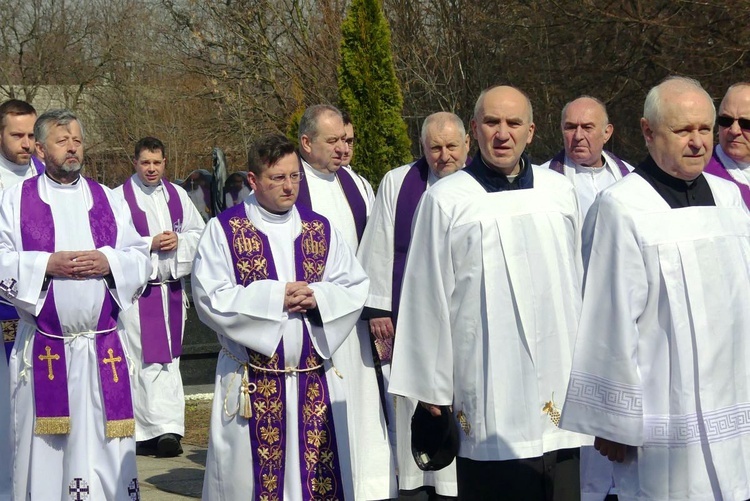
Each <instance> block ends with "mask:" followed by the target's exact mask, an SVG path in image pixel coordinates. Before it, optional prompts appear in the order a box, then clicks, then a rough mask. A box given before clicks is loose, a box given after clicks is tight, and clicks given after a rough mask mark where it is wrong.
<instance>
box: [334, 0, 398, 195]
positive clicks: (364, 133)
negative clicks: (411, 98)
mask: <svg viewBox="0 0 750 501" xmlns="http://www.w3.org/2000/svg"><path fill="white" fill-rule="evenodd" d="M341 33H342V39H341V64H340V66H339V82H338V83H339V101H340V105H341V108H342V109H345V110H346V111H348V112H349V115H350V116H351V119H352V123H353V125H354V134H355V136H356V138H357V145H356V148H355V152H354V166H355V168H356V170H357V172H358V173H359V174H361V175H363V176H364V177H366V178H367V179H368V180H369V181H370V182H371V183H372V184H373V188H376V189H377V184H379V183H380V179H381V178H382V177H383V175H384V174H385V173H386V172H387V171H389V170H390V169H392V168H393V167H397V166H399V165H402V164H405V163H408V162H410V161H411V160H412V156H411V151H410V141H409V134H408V132H407V127H406V123H405V122H404V120H403V118H402V116H401V113H402V108H403V104H404V100H403V97H402V94H401V86H400V85H399V82H398V80H397V79H396V71H395V69H394V66H393V56H392V54H391V31H390V27H389V26H388V21H387V20H386V18H385V15H384V13H383V7H382V0H352V2H351V5H350V6H349V9H348V11H347V14H346V19H344V22H343V23H342V25H341Z"/></svg>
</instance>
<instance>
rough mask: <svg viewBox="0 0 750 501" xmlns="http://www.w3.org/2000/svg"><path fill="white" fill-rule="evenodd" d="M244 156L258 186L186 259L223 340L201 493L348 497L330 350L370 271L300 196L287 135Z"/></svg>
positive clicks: (340, 339)
mask: <svg viewBox="0 0 750 501" xmlns="http://www.w3.org/2000/svg"><path fill="white" fill-rule="evenodd" d="M248 156H249V162H248V163H249V173H248V181H249V182H250V185H251V186H252V188H253V193H252V194H251V195H250V196H248V197H247V198H246V199H245V201H244V202H243V204H241V205H237V206H235V207H232V208H230V209H227V210H226V211H224V212H222V213H221V214H220V215H219V216H218V217H217V218H216V219H212V220H211V221H210V222H209V223H208V225H207V227H206V232H205V234H204V236H203V238H202V239H201V241H200V244H199V245H198V251H197V254H196V257H195V264H194V268H193V297H194V299H195V306H196V309H197V311H198V316H199V317H200V319H201V320H202V321H203V322H204V323H205V324H206V325H207V326H208V327H210V328H211V329H213V330H215V331H216V332H217V333H218V336H219V342H220V343H221V345H222V349H221V352H220V353H219V360H218V363H217V367H216V387H215V392H214V400H213V408H212V411H211V432H210V433H211V437H210V440H209V448H208V458H207V461H206V474H205V479H204V482H203V499H299V500H312V499H330V500H353V499H355V495H354V485H353V483H352V469H351V447H352V446H353V444H351V443H350V441H349V433H348V427H349V426H350V425H351V424H350V422H349V418H348V415H347V413H348V412H350V411H351V405H350V403H349V401H348V397H349V395H348V394H347V388H346V386H345V384H344V379H342V377H343V378H346V377H347V376H346V374H342V372H341V371H340V370H338V367H337V364H336V362H335V360H332V356H333V355H334V354H335V353H336V352H337V351H338V350H340V349H341V346H342V344H343V343H344V342H345V341H346V339H347V337H348V336H349V334H350V333H351V331H352V327H353V326H354V324H355V323H356V321H357V319H358V318H359V315H360V313H361V311H362V306H363V305H364V302H365V299H366V297H367V289H368V286H369V280H368V279H367V276H366V275H365V273H364V270H363V269H362V267H361V266H360V265H359V263H358V262H357V260H356V257H355V256H354V253H353V252H352V250H351V249H350V248H349V246H348V245H347V244H346V243H345V242H344V240H343V238H342V235H341V233H340V232H339V231H338V230H337V229H336V228H335V227H333V226H332V225H331V224H330V223H329V221H328V220H327V219H326V218H325V217H323V216H321V215H319V214H317V213H315V212H312V211H311V210H309V209H306V208H304V207H300V206H296V207H295V205H294V204H295V201H296V199H297V193H298V190H299V183H300V180H301V178H302V176H303V175H304V174H303V173H302V172H300V170H299V159H298V157H297V155H296V153H295V150H294V145H293V144H292V143H291V142H289V140H288V139H286V138H285V137H284V136H267V137H264V138H262V139H260V140H259V141H258V142H257V143H256V144H255V145H253V147H252V148H251V150H250V154H249V155H248Z"/></svg>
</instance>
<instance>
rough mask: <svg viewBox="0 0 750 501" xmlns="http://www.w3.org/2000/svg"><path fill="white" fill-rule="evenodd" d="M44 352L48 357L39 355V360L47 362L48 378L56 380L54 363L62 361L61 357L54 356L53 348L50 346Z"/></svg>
mask: <svg viewBox="0 0 750 501" xmlns="http://www.w3.org/2000/svg"><path fill="white" fill-rule="evenodd" d="M44 351H45V352H47V354H46V355H39V360H41V361H42V362H44V361H45V360H46V361H47V378H48V379H49V380H50V381H52V380H53V379H55V374H54V372H52V361H53V360H60V355H58V354H54V355H52V348H50V347H49V346H45V347H44Z"/></svg>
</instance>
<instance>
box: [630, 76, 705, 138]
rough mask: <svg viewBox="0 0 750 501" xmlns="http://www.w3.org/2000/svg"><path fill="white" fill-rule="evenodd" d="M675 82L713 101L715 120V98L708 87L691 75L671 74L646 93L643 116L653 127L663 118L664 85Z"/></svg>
mask: <svg viewBox="0 0 750 501" xmlns="http://www.w3.org/2000/svg"><path fill="white" fill-rule="evenodd" d="M673 84H676V85H678V86H680V87H682V88H683V89H686V90H693V91H696V92H699V93H700V94H703V95H704V96H706V99H708V102H710V103H711V109H712V110H713V113H714V117H713V118H714V120H715V119H716V106H714V100H713V98H711V96H710V95H709V94H708V92H706V89H704V88H703V86H702V85H701V83H700V82H699V81H698V80H696V79H694V78H689V77H681V76H670V77H667V78H665V79H664V80H662V81H661V82H659V84H657V85H655V86H654V87H652V88H651V90H650V91H648V94H647V95H646V101H645V102H644V103H643V118H645V119H646V120H647V121H648V123H649V124H650V125H651V126H652V127H653V126H654V125H656V124H658V123H659V122H660V121H661V119H662V109H661V107H662V102H663V100H664V98H663V96H662V91H663V90H664V87H667V86H671V85H673Z"/></svg>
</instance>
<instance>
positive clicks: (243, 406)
mask: <svg viewBox="0 0 750 501" xmlns="http://www.w3.org/2000/svg"><path fill="white" fill-rule="evenodd" d="M243 368H244V371H243V373H242V382H241V387H240V416H242V417H243V418H245V419H250V418H251V417H253V403H252V401H251V400H250V393H255V384H252V386H253V388H252V391H251V389H250V385H251V383H250V378H249V377H248V369H247V364H243Z"/></svg>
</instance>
